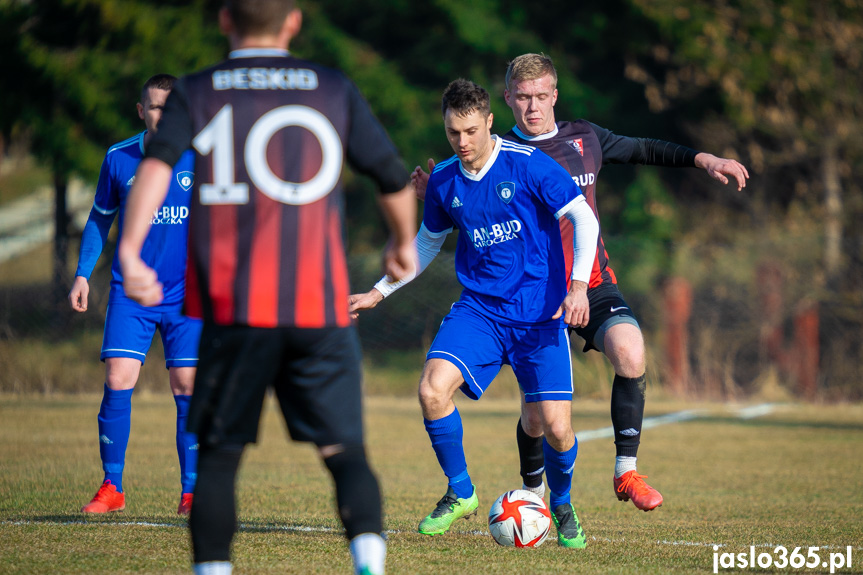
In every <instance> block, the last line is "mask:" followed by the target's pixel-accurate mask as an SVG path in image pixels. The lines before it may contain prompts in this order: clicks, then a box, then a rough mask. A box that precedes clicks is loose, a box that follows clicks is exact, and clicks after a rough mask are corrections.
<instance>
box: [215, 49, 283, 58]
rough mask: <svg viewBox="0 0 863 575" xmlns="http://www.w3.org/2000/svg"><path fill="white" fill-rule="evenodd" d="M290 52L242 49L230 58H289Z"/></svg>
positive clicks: (233, 52) (230, 55)
mask: <svg viewBox="0 0 863 575" xmlns="http://www.w3.org/2000/svg"><path fill="white" fill-rule="evenodd" d="M289 55H290V52H288V51H287V50H283V49H282V48H241V49H239V50H233V51H231V53H230V54H228V58H257V57H260V56H289Z"/></svg>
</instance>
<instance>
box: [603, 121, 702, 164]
mask: <svg viewBox="0 0 863 575" xmlns="http://www.w3.org/2000/svg"><path fill="white" fill-rule="evenodd" d="M590 127H591V128H593V131H594V132H595V133H596V137H597V138H598V139H599V144H600V146H602V163H603V164H647V165H649V166H665V167H669V168H694V167H695V156H697V155H698V151H697V150H693V149H692V148H687V147H686V146H681V145H680V144H673V143H671V142H665V141H663V140H654V139H651V138H631V137H629V136H619V135H617V134H615V133H614V132H612V131H611V130H606V129H605V128H602V127H600V126H597V125H596V124H593V123H590Z"/></svg>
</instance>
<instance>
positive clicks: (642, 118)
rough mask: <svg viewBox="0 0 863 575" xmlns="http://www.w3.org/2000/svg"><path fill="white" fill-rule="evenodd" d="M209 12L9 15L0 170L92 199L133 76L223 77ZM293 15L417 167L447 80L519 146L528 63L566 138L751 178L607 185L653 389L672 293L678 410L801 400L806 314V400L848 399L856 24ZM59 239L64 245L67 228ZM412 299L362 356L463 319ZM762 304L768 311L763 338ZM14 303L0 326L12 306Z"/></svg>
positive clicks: (854, 367)
mask: <svg viewBox="0 0 863 575" xmlns="http://www.w3.org/2000/svg"><path fill="white" fill-rule="evenodd" d="M220 5H221V3H220V2H219V1H218V0H193V1H183V2H180V1H167V2H166V1H160V2H147V1H139V0H122V1H120V0H30V1H26V0H0V86H2V89H0V167H2V165H3V163H4V162H10V161H12V160H11V159H10V158H11V157H12V155H13V151H14V150H21V149H24V150H26V153H28V154H31V155H32V156H33V157H34V158H35V159H36V160H37V162H38V164H39V166H41V167H42V168H43V169H44V170H45V171H47V172H48V173H49V174H50V177H49V178H48V181H50V182H51V184H52V185H53V186H54V187H55V189H57V190H58V191H61V192H63V193H65V186H66V185H67V183H68V181H69V178H70V177H78V178H81V179H83V180H84V181H85V182H88V183H90V184H93V183H95V179H96V177H97V174H98V170H99V166H100V163H101V160H102V157H103V155H104V152H105V149H106V148H107V146H109V145H110V144H112V143H114V142H116V141H119V140H122V139H125V138H126V137H128V136H129V135H130V134H133V133H136V132H137V131H139V130H140V129H141V125H140V121H139V120H138V118H137V115H136V113H135V109H134V104H135V102H136V101H137V99H138V91H139V89H140V85H141V84H142V83H143V81H144V80H146V78H148V77H149V76H150V75H152V74H154V73H157V72H168V73H172V74H175V75H182V74H183V73H185V72H189V71H192V70H194V69H196V68H199V67H201V66H204V65H206V64H209V63H211V62H214V61H216V60H218V59H220V58H222V57H223V56H224V55H226V53H227V43H226V41H225V40H224V38H222V37H221V36H220V35H219V33H218V30H217V27H216V24H215V22H216V12H217V10H218V8H219V7H220ZM300 7H301V8H302V10H303V12H304V26H303V31H302V33H301V35H300V36H299V38H297V39H296V41H295V42H294V43H293V44H292V51H293V52H294V53H295V54H297V55H299V56H301V57H306V58H310V59H313V60H316V61H319V62H321V63H324V64H328V65H332V66H335V67H338V68H341V69H343V70H344V71H345V72H346V73H347V74H348V75H349V76H350V77H351V78H353V80H354V81H355V82H356V83H357V84H358V85H359V87H360V88H361V90H362V92H363V93H364V95H365V96H366V98H367V99H368V100H369V102H370V104H371V106H372V108H373V109H374V111H375V113H376V114H377V115H378V117H379V118H380V119H381V121H382V122H383V123H384V125H385V126H386V127H387V129H388V130H389V133H390V135H391V137H392V138H393V140H394V141H395V143H396V144H397V146H398V148H399V149H400V151H401V153H402V155H403V158H404V160H405V163H406V166H407V167H408V168H409V169H410V168H413V166H415V165H417V164H421V165H423V166H425V159H426V158H428V157H433V158H436V159H441V158H445V157H448V156H449V155H451V152H450V150H449V147H448V145H447V143H446V140H445V138H444V135H443V131H442V129H441V128H442V124H441V120H440V108H439V98H440V93H441V91H442V89H443V88H444V87H445V86H446V84H447V83H448V82H449V81H451V80H452V79H454V78H456V77H467V78H470V79H472V80H474V81H476V82H478V83H480V84H482V85H484V86H485V87H486V88H487V89H488V90H489V91H490V92H491V93H492V111H493V112H494V114H495V129H496V130H497V131H498V132H500V133H503V132H505V131H507V130H508V129H509V128H510V127H511V126H512V124H513V121H512V117H511V113H510V111H509V109H508V108H507V107H506V106H505V103H504V101H503V97H502V94H503V89H504V85H503V78H504V72H505V69H506V65H507V62H508V61H509V60H511V59H512V58H513V57H514V56H517V55H518V54H521V53H524V52H544V53H546V54H549V55H550V56H552V58H553V59H554V60H555V63H556V65H557V69H558V73H559V76H560V78H559V82H558V88H559V91H560V97H559V100H558V103H557V106H556V115H557V118H558V119H559V120H574V119H577V118H586V119H588V120H590V121H592V122H594V123H596V124H599V125H600V126H603V127H605V128H608V129H611V130H613V131H614V132H616V133H619V134H624V135H629V136H640V137H650V138H658V139H664V140H669V141H673V142H678V143H682V144H685V145H689V146H691V147H694V148H696V149H699V150H704V151H709V152H711V153H714V154H716V155H718V156H724V157H732V158H736V159H738V160H740V161H741V162H742V163H743V164H744V165H746V166H747V167H748V169H749V172H750V175H751V179H750V181H749V184H748V185H747V187H746V188H745V189H744V190H743V191H741V192H738V191H737V189H736V186H730V185H729V186H723V185H721V184H719V183H717V182H715V181H713V180H711V179H709V178H708V177H707V176H706V175H705V174H704V173H703V172H701V171H699V170H694V169H688V170H667V169H666V170H663V169H659V168H652V167H644V166H638V167H633V166H606V167H605V169H603V171H602V173H601V177H600V178H599V183H598V185H597V196H598V207H599V212H600V216H601V221H602V228H603V236H604V238H605V241H606V245H607V248H608V251H609V253H610V256H611V264H612V266H613V267H614V269H615V271H616V272H617V275H618V280H619V283H620V285H621V288H622V290H623V292H624V294H625V295H626V296H627V298H628V299H629V300H630V301H631V303H632V304H633V306H634V307H635V309H636V310H637V311H638V313H639V316H640V318H641V321H642V324H643V327H644V328H645V333H646V335H647V339H648V344H649V347H650V348H651V353H652V358H651V362H652V365H653V369H654V371H653V378H654V379H655V380H656V381H657V383H661V382H662V379H663V373H664V372H663V359H662V353H661V351H660V348H661V346H662V342H663V341H664V337H665V334H664V332H663V329H664V328H663V325H664V323H663V320H664V317H665V315H666V314H667V309H666V307H665V306H666V304H665V303H664V301H663V298H662V297H661V294H662V292H663V289H664V286H665V285H666V282H667V281H668V280H669V279H670V278H677V277H680V278H684V279H686V280H687V281H688V282H690V284H691V285H692V288H693V294H694V295H693V302H694V303H693V315H692V320H691V325H690V327H689V336H690V346H689V349H688V357H689V361H690V364H691V368H692V369H691V379H692V386H691V387H690V388H689V389H690V391H700V392H702V393H705V394H707V395H720V396H725V397H728V396H737V395H745V394H751V393H757V392H758V391H759V389H761V388H762V387H764V386H765V385H767V383H770V382H771V381H773V379H777V378H778V380H779V381H780V382H782V385H785V386H787V387H788V388H789V389H791V390H792V391H793V390H794V389H795V388H794V385H795V384H794V381H793V380H794V375H793V370H791V371H789V370H788V368H787V365H785V367H783V361H782V360H781V357H780V355H781V354H780V355H777V353H779V352H777V351H776V349H773V348H770V346H769V345H768V344H766V343H765V341H766V339H769V337H768V335H765V334H768V332H769V333H772V334H774V336H775V334H776V333H779V334H780V335H782V336H783V337H781V338H780V340H781V341H780V343H779V346H780V348H781V349H780V351H782V352H783V353H785V354H786V355H788V354H792V355H793V353H794V351H793V349H794V348H793V339H794V337H795V336H794V322H795V318H796V317H797V316H796V314H797V313H798V312H799V310H800V309H801V307H807V308H811V307H812V306H815V307H816V309H817V310H818V317H819V318H820V324H819V330H818V336H817V337H818V345H819V349H820V363H819V372H818V385H819V395H818V397H820V398H824V399H830V398H860V397H863V384H861V380H863V377H861V376H863V368H861V361H860V357H861V352H863V341H861V340H863V336H861V334H863V226H861V225H860V223H861V222H863V188H861V182H863V99H861V96H860V93H861V88H863V73H861V64H863V62H861V60H863V2H861V1H860V0H824V1H821V2H809V1H807V0H584V1H582V2H577V3H573V2H569V1H563V0H546V1H544V2H517V1H515V0H474V1H473V2H469V3H466V2H456V1H454V0H429V1H428V2H421V3H416V2H408V1H407V0H367V1H366V2H363V3H350V2H344V1H342V0H305V1H303V2H301V3H300ZM345 177H346V183H347V187H348V190H349V192H350V193H349V194H348V209H347V219H348V233H349V240H350V247H351V252H352V257H354V258H355V259H354V260H353V261H354V263H353V264H352V265H353V268H354V278H353V279H354V285H355V286H356V288H357V289H365V288H366V286H367V283H368V281H370V278H372V277H373V276H374V274H375V271H374V270H375V267H374V265H373V264H371V267H372V270H371V271H370V272H368V273H362V270H367V269H368V268H369V265H370V264H369V261H372V262H373V261H374V256H372V255H370V254H372V253H374V252H376V250H377V249H378V248H379V246H380V245H381V243H382V241H383V240H384V237H385V234H384V227H383V224H382V222H381V220H380V218H379V216H378V215H377V211H376V206H375V202H374V195H373V193H371V191H372V188H373V186H372V185H371V183H370V182H368V181H366V180H365V179H363V178H360V177H355V176H353V175H351V174H350V173H346V176H345ZM10 181H12V180H11V177H10V176H9V175H8V170H7V172H6V175H3V173H2V172H0V202H2V201H3V197H4V196H6V197H8V196H9V195H10V194H11V193H12V191H11V189H10V188H11V187H12V186H11V184H10V183H9V182H10ZM4 188H5V189H4ZM58 205H59V204H58ZM0 207H2V206H0ZM59 209H60V211H61V212H62V211H63V206H60V208H59ZM61 215H62V214H61ZM58 225H59V226H61V227H66V226H69V224H68V221H66V220H63V219H62V218H59V219H58ZM69 229H70V231H71V232H72V235H73V236H74V235H75V233H80V230H76V229H74V226H69ZM72 247H74V242H73V246H72ZM68 250H69V248H68V247H67V246H63V245H55V250H54V255H53V259H54V264H53V265H54V267H55V274H54V281H55V283H56V282H58V281H62V278H63V277H65V281H67V282H68V281H69V280H70V279H71V278H70V277H69V276H70V274H69V273H68V272H63V271H62V270H68V269H69V267H70V266H72V265H73V264H74V260H75V259H76V258H75V253H74V251H73V254H72V256H71V259H72V260H73V261H72V262H67V261H64V260H63V258H64V257H65V256H64V254H65V252H66V251H68ZM364 258H365V259H364ZM369 258H371V259H369ZM58 259H59V260H60V261H59V263H58V261H57V260H58ZM107 259H108V258H103V260H107ZM103 263H105V262H103ZM49 265H50V264H49ZM437 267H438V268H439V269H440V270H441V271H440V273H441V274H442V275H446V274H451V269H449V268H447V267H446V266H443V265H438V266H437ZM765 270H769V272H770V273H769V274H765ZM64 274H65V275H64ZM766 275H769V276H770V277H771V278H774V279H775V278H778V281H770V282H767V281H766V280H765V277H766ZM424 281H425V282H427V283H428V285H427V286H426V288H425V291H416V293H415V294H414V295H413V296H412V297H411V296H407V295H404V296H402V295H401V294H399V295H398V296H395V297H402V298H404V300H403V301H405V302H407V301H411V304H410V305H403V304H398V303H396V301H398V300H397V299H395V297H394V301H393V304H392V306H390V307H391V308H392V309H393V311H392V313H391V314H390V315H387V316H385V315H378V316H375V317H376V318H377V319H374V320H373V322H371V323H373V325H372V326H365V327H364V326H361V328H362V329H364V330H365V331H364V341H365V342H366V348H367V350H369V351H371V352H372V354H374V353H375V352H376V351H378V350H379V349H380V350H383V349H384V348H386V347H392V346H396V347H411V346H413V347H421V345H422V342H423V341H424V338H428V336H429V325H431V326H435V325H436V322H437V321H439V317H440V314H441V313H445V310H446V306H445V305H444V307H443V311H438V310H437V308H436V307H435V306H434V305H432V304H431V303H429V302H430V301H431V299H432V296H439V297H441V298H442V299H443V300H444V301H452V298H454V297H457V293H458V292H457V288H456V287H453V286H450V287H448V288H443V287H441V286H439V285H438V284H437V283H436V282H437V281H438V280H437V279H426V280H421V281H420V282H418V285H416V286H412V287H411V288H408V290H404V291H406V292H407V291H410V290H422V289H423V288H421V287H420V284H422V283H423V282H424ZM429 286H433V287H429ZM67 287H68V286H64V288H63V289H67ZM63 289H59V290H55V291H54V295H53V297H54V299H57V297H58V294H60V293H61V292H63ZM777 290H778V291H779V292H781V293H774V292H777ZM31 291H32V290H31ZM771 293H773V295H777V296H778V297H779V299H780V301H781V305H780V310H781V313H779V314H778V315H777V314H776V313H772V315H771V317H767V315H768V314H766V313H765V303H764V302H765V297H767V296H768V295H770V294H771ZM46 297H52V296H48V295H46ZM10 301H11V300H9V299H8V298H7V302H4V304H3V305H4V306H6V305H8V306H10V307H20V306H15V305H14V304H13V303H8V302H10ZM59 307H60V308H62V305H61V306H59ZM418 308H419V309H423V310H425V309H428V310H432V309H434V310H435V311H429V312H428V313H425V312H420V311H418ZM375 313H378V314H384V313H385V312H383V311H376V312H375ZM52 314H54V315H56V314H60V315H63V313H61V312H60V309H59V308H54V309H53V311H52ZM429 314H430V317H426V316H428V315H429ZM13 315H16V314H13V313H11V311H10V310H8V309H7V312H6V313H4V314H3V317H5V318H6V319H5V320H4V319H3V318H0V322H3V321H5V323H6V328H5V333H6V334H7V335H6V336H4V337H6V340H7V341H11V340H12V339H14V338H19V339H20V338H21V337H23V336H22V333H24V331H26V330H25V329H23V328H21V327H20V326H19V325H18V324H15V325H12V322H11V320H9V319H8V318H10V317H12V316H13ZM18 315H20V314H18ZM406 316H422V321H420V322H419V323H420V324H422V325H421V326H419V327H415V328H411V329H410V330H408V331H409V333H407V332H406V333H402V332H400V331H399V329H400V328H399V326H400V325H402V326H403V325H404V324H407V323H410V322H407V321H399V317H401V318H405V317H406ZM99 319H100V318H96V321H95V323H98V320H99ZM54 321H55V320H54V319H52V321H51V322H49V323H51V325H55V323H52V322H54ZM75 322H78V323H77V324H76V323H75ZM75 322H72V324H71V325H72V327H73V328H74V326H75V325H80V324H81V321H80V319H79V318H76V319H75ZM61 325H64V326H67V327H68V326H69V325H70V323H69V319H68V317H67V318H66V320H65V323H62V324H61ZM382 326H387V327H385V328H382ZM51 329H56V328H51ZM405 329H407V328H405ZM37 331H38V330H37ZM73 331H74V329H73ZM432 333H433V327H432ZM376 337H377V338H383V339H380V340H378V339H375V338H376ZM783 338H784V339H783ZM426 343H427V342H426ZM773 347H774V348H775V347H776V346H775V345H774V346H773ZM771 349H773V351H771ZM576 355H577V356H578V355H580V354H576ZM785 363H786V364H787V361H785ZM777 374H778V375H777ZM711 381H712V382H714V383H712V384H711V383H709V382H711ZM765 382H767V383H765Z"/></svg>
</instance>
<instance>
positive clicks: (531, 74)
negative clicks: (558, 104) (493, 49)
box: [506, 54, 557, 90]
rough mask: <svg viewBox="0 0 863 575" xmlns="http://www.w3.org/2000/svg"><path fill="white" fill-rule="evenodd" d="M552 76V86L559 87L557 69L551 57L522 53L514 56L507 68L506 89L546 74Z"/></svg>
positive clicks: (553, 87)
mask: <svg viewBox="0 0 863 575" xmlns="http://www.w3.org/2000/svg"><path fill="white" fill-rule="evenodd" d="M546 74H547V75H549V76H551V88H552V89H555V88H557V70H555V69H554V63H553V62H552V61H551V58H549V57H548V56H546V55H545V54H522V55H521V56H518V57H517V58H514V59H513V61H512V62H510V63H509V66H507V68H506V89H507V90H511V89H512V86H513V84H517V83H518V82H524V81H525V80H537V79H539V78H542V77H543V76H545V75H546Z"/></svg>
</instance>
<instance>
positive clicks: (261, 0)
mask: <svg viewBox="0 0 863 575" xmlns="http://www.w3.org/2000/svg"><path fill="white" fill-rule="evenodd" d="M295 5H296V3H295V2H294V0H225V8H227V9H228V13H229V14H230V15H231V20H232V21H233V22H234V26H235V27H236V29H237V33H238V34H239V35H240V36H252V35H256V34H262V33H263V34H278V33H279V30H281V28H282V24H284V22H285V18H287V17H288V14H289V13H290V11H291V10H293V9H294V7H295Z"/></svg>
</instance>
